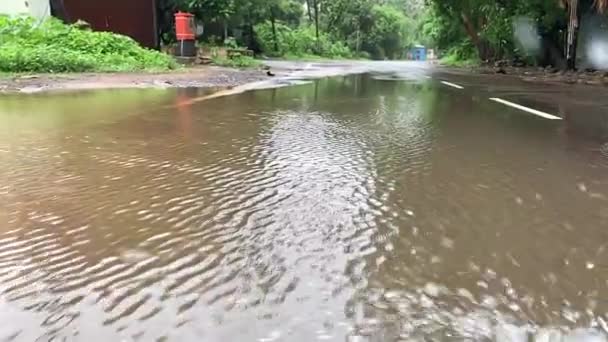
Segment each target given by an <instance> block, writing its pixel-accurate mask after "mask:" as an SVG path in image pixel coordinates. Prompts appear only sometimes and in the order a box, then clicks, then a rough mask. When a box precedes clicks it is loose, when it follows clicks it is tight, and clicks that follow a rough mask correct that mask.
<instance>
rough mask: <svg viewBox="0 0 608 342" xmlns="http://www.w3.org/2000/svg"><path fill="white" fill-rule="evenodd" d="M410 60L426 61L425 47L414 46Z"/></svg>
mask: <svg viewBox="0 0 608 342" xmlns="http://www.w3.org/2000/svg"><path fill="white" fill-rule="evenodd" d="M412 59H413V60H415V61H426V47H424V46H422V45H416V46H415V47H414V48H413V49H412Z"/></svg>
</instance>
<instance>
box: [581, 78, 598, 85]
mask: <svg viewBox="0 0 608 342" xmlns="http://www.w3.org/2000/svg"><path fill="white" fill-rule="evenodd" d="M585 84H589V85H602V80H597V79H596V80H588V81H585Z"/></svg>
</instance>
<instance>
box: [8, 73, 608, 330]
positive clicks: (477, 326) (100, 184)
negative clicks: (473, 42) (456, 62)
mask: <svg viewBox="0 0 608 342" xmlns="http://www.w3.org/2000/svg"><path fill="white" fill-rule="evenodd" d="M269 64H270V65H271V67H272V68H273V70H276V71H277V74H279V76H277V77H275V78H270V79H269V80H267V81H263V82H259V83H256V84H252V85H248V86H246V87H240V88H236V89H231V90H226V91H223V92H220V93H215V94H209V93H208V92H207V91H204V90H200V89H164V90H160V89H149V90H105V91H89V92H73V93H61V94H38V95H28V96H23V95H10V96H2V97H0V179H1V180H2V182H1V183H0V322H3V323H6V324H0V339H4V340H8V341H34V340H38V341H51V340H66V341H87V342H91V341H212V342H215V341H259V342H270V341H306V342H308V341H349V342H350V341H488V340H496V341H517V342H519V341H601V342H605V341H606V340H607V339H606V333H607V332H608V331H606V330H607V329H608V325H607V323H606V322H607V321H608V301H606V294H607V293H608V282H607V280H608V279H607V277H606V273H607V272H606V271H607V270H608V269H607V267H608V264H607V263H606V260H608V233H607V230H606V227H608V172H607V171H608V148H606V144H605V143H606V141H608V139H607V135H606V128H607V124H606V111H605V106H604V103H605V101H606V99H605V98H604V97H602V95H601V94H602V91H603V89H602V88H590V87H577V86H575V87H570V86H562V85H546V84H530V83H524V82H522V81H520V80H518V79H515V78H509V77H494V76H484V75H468V74H464V73H457V72H449V71H446V70H441V69H437V68H433V67H431V66H429V65H428V64H424V63H413V62H379V63H370V62H356V63H342V62H340V63H293V62H269ZM344 74H347V75H346V76H344ZM332 76H333V77H332ZM319 77H322V78H319Z"/></svg>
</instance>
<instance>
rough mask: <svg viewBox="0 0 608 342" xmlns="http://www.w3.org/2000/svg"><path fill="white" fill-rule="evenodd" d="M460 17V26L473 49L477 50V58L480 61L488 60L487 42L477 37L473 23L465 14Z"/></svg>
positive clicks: (488, 48) (488, 49)
mask: <svg viewBox="0 0 608 342" xmlns="http://www.w3.org/2000/svg"><path fill="white" fill-rule="evenodd" d="M461 17H462V24H463V25H464V29H465V31H466V32H467V35H468V36H469V38H470V39H471V42H473V45H475V47H476V48H477V52H478V54H479V58H481V60H483V61H485V60H488V59H490V57H491V56H490V55H491V49H490V47H489V46H488V44H487V42H485V41H484V40H483V39H481V37H479V33H477V30H476V29H475V26H474V25H473V22H471V19H470V18H469V16H467V15H466V14H465V13H461Z"/></svg>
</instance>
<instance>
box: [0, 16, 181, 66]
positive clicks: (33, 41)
mask: <svg viewBox="0 0 608 342" xmlns="http://www.w3.org/2000/svg"><path fill="white" fill-rule="evenodd" d="M177 67H178V66H177V63H176V62H175V61H174V60H173V58H171V57H170V56H168V55H165V54H162V53H160V52H158V51H153V50H149V49H145V48H143V47H141V46H140V45H139V44H137V42H135V41H134V40H132V39H131V38H129V37H126V36H122V35H118V34H113V33H109V32H94V31H91V30H90V29H88V28H86V27H82V25H65V24H63V23H62V22H60V21H59V20H57V19H49V20H47V21H45V22H43V23H42V24H38V23H37V22H35V20H34V19H32V18H28V17H18V18H9V17H6V16H0V72H4V73H5V74H6V73H65V72H87V71H95V72H126V71H166V70H170V69H175V68H177Z"/></svg>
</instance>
